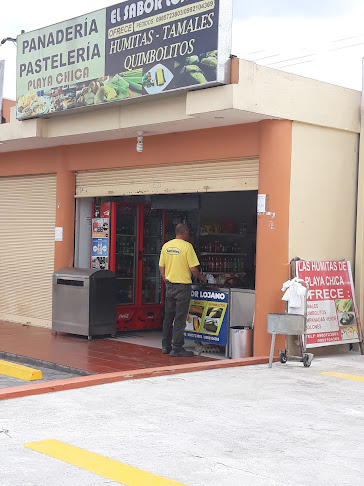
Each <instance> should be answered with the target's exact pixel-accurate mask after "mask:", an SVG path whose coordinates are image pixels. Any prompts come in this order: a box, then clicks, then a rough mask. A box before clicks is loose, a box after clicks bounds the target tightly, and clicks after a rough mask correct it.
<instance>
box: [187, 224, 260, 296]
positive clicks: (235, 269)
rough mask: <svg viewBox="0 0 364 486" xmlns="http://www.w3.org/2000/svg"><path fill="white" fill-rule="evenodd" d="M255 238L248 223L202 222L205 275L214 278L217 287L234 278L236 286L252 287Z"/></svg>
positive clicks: (202, 265) (200, 233) (201, 260)
mask: <svg viewBox="0 0 364 486" xmlns="http://www.w3.org/2000/svg"><path fill="white" fill-rule="evenodd" d="M255 236H256V235H255V233H252V232H248V228H247V224H246V223H245V222H244V221H241V222H237V221H236V220H235V221H232V220H228V221H227V220H226V221H215V220H211V219H210V220H202V222H201V227H200V231H199V242H198V243H199V244H198V249H197V250H198V255H199V259H200V262H201V270H202V272H203V273H205V274H211V275H213V276H214V277H215V280H216V285H218V284H223V283H224V282H225V281H228V280H232V279H234V285H236V286H239V287H244V286H248V285H249V282H248V281H249V280H251V278H250V277H249V275H248V274H249V273H251V272H250V267H252V262H251V260H252V255H251V254H250V253H251V252H250V246H251V244H252V243H253V239H255Z"/></svg>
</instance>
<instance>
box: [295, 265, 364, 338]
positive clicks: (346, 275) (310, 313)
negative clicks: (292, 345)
mask: <svg viewBox="0 0 364 486" xmlns="http://www.w3.org/2000/svg"><path fill="white" fill-rule="evenodd" d="M296 270H297V277H299V278H301V279H303V280H305V281H306V282H307V284H308V286H309V291H308V297H307V347H308V348H310V347H318V346H329V345H333V344H345V343H357V342H359V341H360V340H361V333H360V328H359V326H360V324H359V320H358V312H357V307H356V302H355V293H354V284H353V277H352V273H351V266H350V262H348V261H337V262H306V261H302V260H301V261H298V262H297V264H296Z"/></svg>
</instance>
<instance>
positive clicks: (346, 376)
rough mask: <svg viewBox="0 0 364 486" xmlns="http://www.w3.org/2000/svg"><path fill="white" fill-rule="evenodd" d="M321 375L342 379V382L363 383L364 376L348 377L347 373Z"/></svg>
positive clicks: (329, 372)
mask: <svg viewBox="0 0 364 486" xmlns="http://www.w3.org/2000/svg"><path fill="white" fill-rule="evenodd" d="M321 374H322V375H327V376H334V377H335V378H343V379H344V380H354V381H364V376H358V375H348V374H347V373H334V372H331V371H328V372H325V373H321Z"/></svg>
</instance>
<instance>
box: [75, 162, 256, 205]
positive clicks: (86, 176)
mask: <svg viewBox="0 0 364 486" xmlns="http://www.w3.org/2000/svg"><path fill="white" fill-rule="evenodd" d="M258 178H259V160H258V159H239V160H218V161H213V162H211V161H210V162H198V163H191V164H179V165H176V164H175V165H169V166H164V165H163V166H159V167H138V168H125V169H113V170H103V171H85V172H79V173H78V174H77V185H76V197H96V196H112V195H115V196H126V195H136V194H177V193H195V192H223V191H251V190H258Z"/></svg>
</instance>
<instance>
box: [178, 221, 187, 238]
mask: <svg viewBox="0 0 364 486" xmlns="http://www.w3.org/2000/svg"><path fill="white" fill-rule="evenodd" d="M188 230H189V227H188V225H187V224H186V223H180V224H177V226H176V236H177V235H184V234H185V232H186V231H188Z"/></svg>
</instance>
